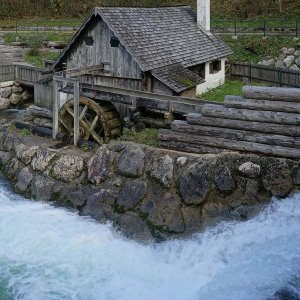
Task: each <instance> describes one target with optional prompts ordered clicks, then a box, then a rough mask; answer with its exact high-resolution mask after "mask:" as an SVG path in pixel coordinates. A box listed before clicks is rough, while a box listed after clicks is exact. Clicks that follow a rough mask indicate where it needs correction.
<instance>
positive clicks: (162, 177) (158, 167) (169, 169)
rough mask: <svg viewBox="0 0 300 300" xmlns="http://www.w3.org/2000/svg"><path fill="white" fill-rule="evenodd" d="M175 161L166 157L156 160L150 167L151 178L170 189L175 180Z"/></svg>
mask: <svg viewBox="0 0 300 300" xmlns="http://www.w3.org/2000/svg"><path fill="white" fill-rule="evenodd" d="M173 170H174V166H173V159H172V158H171V157H170V156H169V155H166V156H164V157H160V158H156V159H154V161H153V164H152V165H151V167H150V176H151V177H152V178H155V179H157V180H158V181H159V182H160V183H161V184H162V185H163V186H164V187H166V188H169V187H170V186H171V184H172V180H173Z"/></svg>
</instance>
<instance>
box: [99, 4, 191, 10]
mask: <svg viewBox="0 0 300 300" xmlns="http://www.w3.org/2000/svg"><path fill="white" fill-rule="evenodd" d="M179 7H180V8H182V7H187V8H191V6H189V5H174V6H159V7H157V6H96V7H95V8H96V9H109V8H113V9H116V8H117V9H140V8H143V9H161V8H179Z"/></svg>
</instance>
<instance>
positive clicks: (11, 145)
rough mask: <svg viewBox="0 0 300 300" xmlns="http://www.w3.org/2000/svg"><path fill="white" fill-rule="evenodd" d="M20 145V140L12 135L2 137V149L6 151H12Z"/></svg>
mask: <svg viewBox="0 0 300 300" xmlns="http://www.w3.org/2000/svg"><path fill="white" fill-rule="evenodd" d="M19 144H20V140H19V139H18V138H16V137H15V136H14V135H12V134H7V135H5V136H4V149H5V150H6V151H13V150H15V149H16V147H17V146H18V145H19Z"/></svg>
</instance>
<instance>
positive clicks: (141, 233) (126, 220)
mask: <svg viewBox="0 0 300 300" xmlns="http://www.w3.org/2000/svg"><path fill="white" fill-rule="evenodd" d="M117 225H118V229H119V230H120V232H121V233H122V234H123V235H124V236H125V237H126V238H129V239H133V240H135V241H138V242H142V243H150V242H154V241H155V240H154V238H153V236H152V234H151V229H150V228H149V226H148V225H147V224H146V223H145V222H144V221H143V219H142V218H141V217H140V216H139V214H138V213H136V212H133V211H128V212H126V213H124V214H121V215H120V216H119V217H118V219H117Z"/></svg>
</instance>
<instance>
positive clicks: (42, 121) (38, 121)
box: [33, 118, 53, 128]
mask: <svg viewBox="0 0 300 300" xmlns="http://www.w3.org/2000/svg"><path fill="white" fill-rule="evenodd" d="M33 124H34V125H36V126H40V127H46V128H52V127H53V124H52V120H50V119H46V118H34V119H33Z"/></svg>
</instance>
